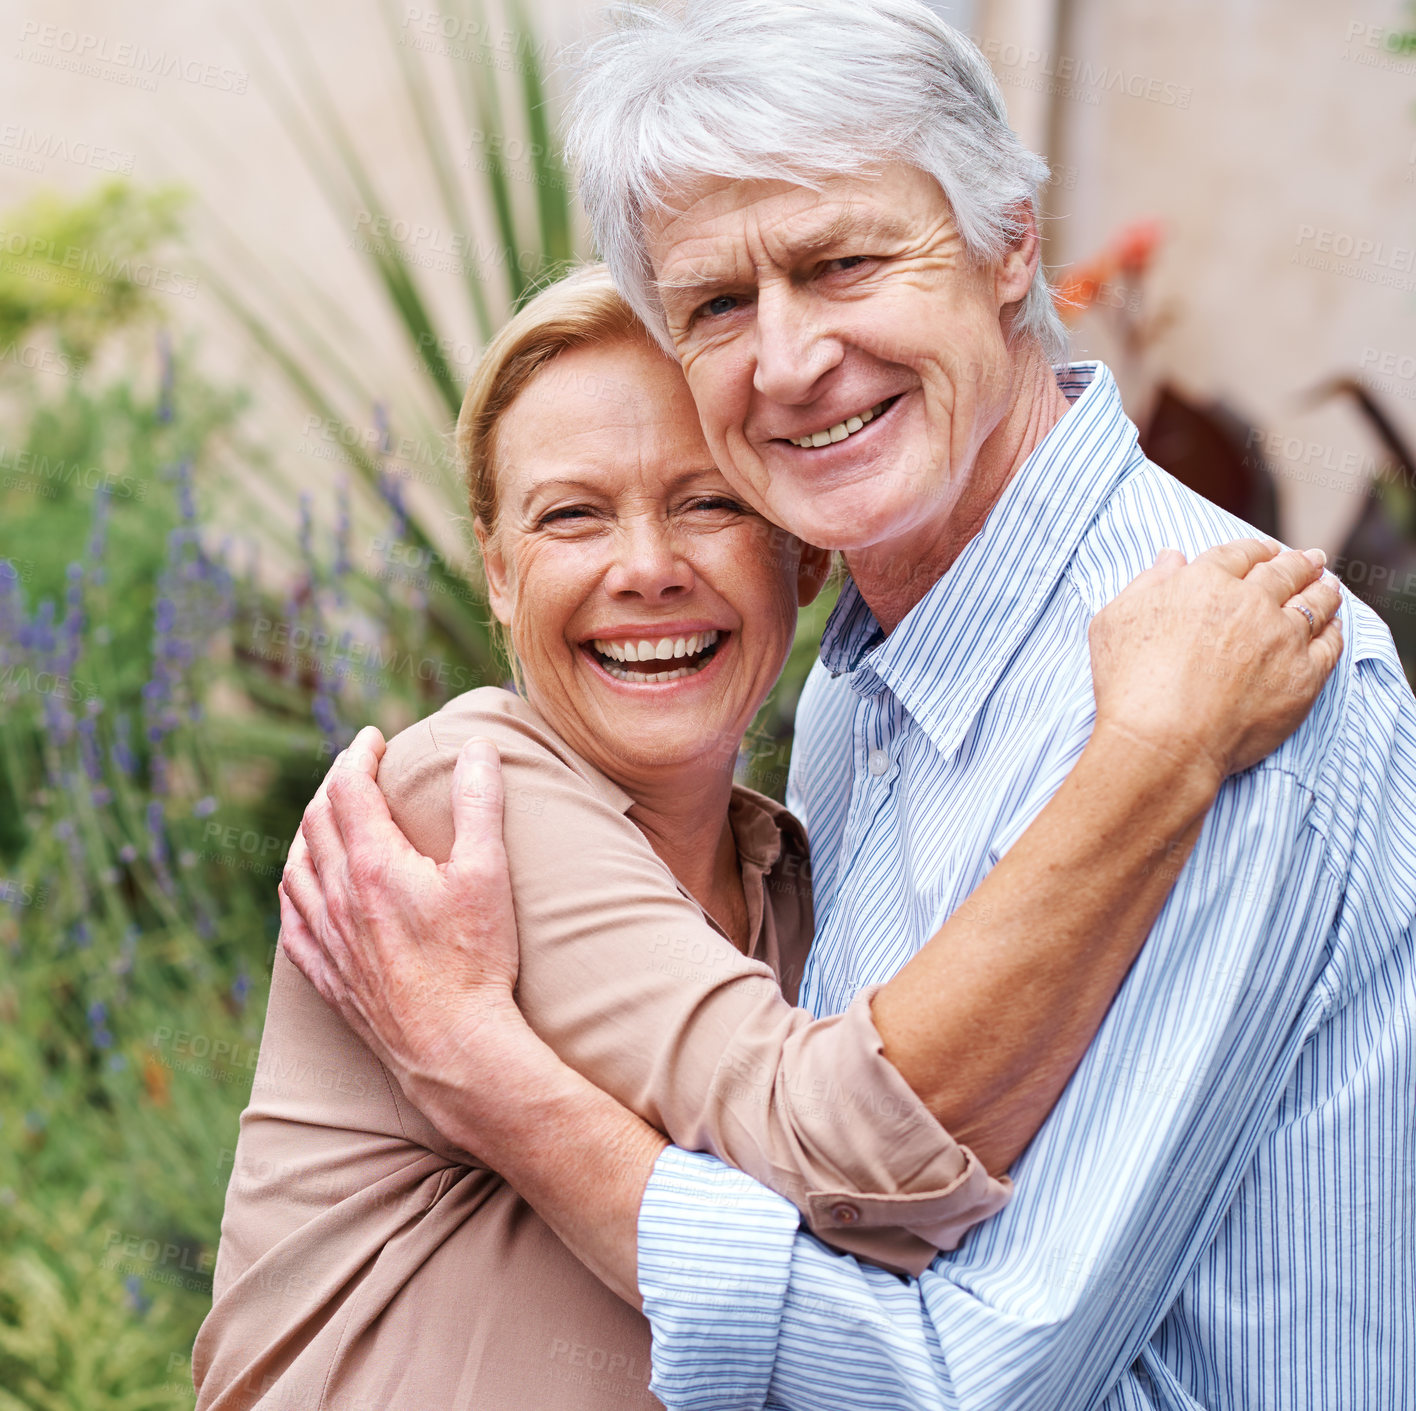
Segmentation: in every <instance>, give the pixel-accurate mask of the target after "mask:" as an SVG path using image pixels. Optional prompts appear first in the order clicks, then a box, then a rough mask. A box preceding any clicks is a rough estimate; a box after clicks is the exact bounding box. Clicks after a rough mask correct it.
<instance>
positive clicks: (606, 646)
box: [583, 624, 731, 686]
mask: <svg viewBox="0 0 1416 1411" xmlns="http://www.w3.org/2000/svg"><path fill="white" fill-rule="evenodd" d="M730 635H731V633H730V632H729V631H728V630H727V629H720V628H717V627H701V626H698V627H695V626H685V625H683V624H679V625H674V624H665V625H664V626H661V627H658V628H653V627H646V628H626V629H622V630H619V631H616V632H612V633H605V634H604V635H597V636H595V637H594V638H592V639H591V640H590V641H589V642H588V643H586V644H585V645H584V647H583V650H584V651H585V652H586V655H588V656H589V658H590V660H591V662H592V663H593V664H594V665H595V666H597V667H598V668H599V669H600V670H601V671H602V672H603V673H604V674H605V675H606V676H608V677H610V679H611V680H613V681H617V682H620V683H623V684H626V685H632V686H663V685H668V684H670V683H672V682H675V681H686V680H688V679H689V678H690V677H695V676H701V675H703V674H704V672H705V671H706V669H707V667H708V666H709V664H710V663H711V662H713V661H714V660H716V659H717V657H718V656H719V655H720V653H721V651H722V649H723V648H724V647H725V646H726V645H727V641H728V638H729V636H730Z"/></svg>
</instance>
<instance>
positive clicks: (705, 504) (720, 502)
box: [689, 495, 744, 514]
mask: <svg viewBox="0 0 1416 1411" xmlns="http://www.w3.org/2000/svg"><path fill="white" fill-rule="evenodd" d="M689 509H694V510H726V511H727V512H728V513H729V514H742V513H744V510H743V507H742V505H740V504H739V503H738V502H737V501H736V500H734V499H731V498H729V497H728V496H727V495H705V496H704V497H703V498H702V499H699V500H694V501H693V502H692V503H691V504H690V505H689Z"/></svg>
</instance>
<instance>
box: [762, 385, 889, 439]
mask: <svg viewBox="0 0 1416 1411" xmlns="http://www.w3.org/2000/svg"><path fill="white" fill-rule="evenodd" d="M899 399H900V398H899V394H898V393H896V395H895V396H893V397H886V398H885V400H884V401H883V402H877V403H876V404H875V405H874V406H873V407H866V408H865V409H864V410H862V411H859V412H857V413H855V414H854V415H852V416H848V417H846V418H845V420H843V421H838V422H836V423H835V424H834V425H832V426H828V427H825V428H823V429H822V430H820V431H811V432H808V433H807V434H806V435H805V436H784V437H782V438H781V439H782V440H784V441H790V442H791V443H792V445H793V446H800V447H802V449H803V450H814V449H816V448H818V447H820V446H827V445H835V444H836V443H837V442H840V441H845V440H847V439H849V438H850V437H852V436H854V435H855V434H856V432H858V431H861V430H863V429H864V428H865V427H866V426H868V425H869V424H870V423H871V422H872V421H874V420H875V418H876V417H878V416H883V415H884V414H885V413H886V412H887V411H889V409H890V408H891V407H892V406H894V405H895V403H896V402H897V401H899Z"/></svg>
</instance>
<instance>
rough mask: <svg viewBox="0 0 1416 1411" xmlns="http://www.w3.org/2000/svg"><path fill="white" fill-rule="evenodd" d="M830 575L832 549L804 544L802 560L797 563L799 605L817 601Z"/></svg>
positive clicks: (805, 605)
mask: <svg viewBox="0 0 1416 1411" xmlns="http://www.w3.org/2000/svg"><path fill="white" fill-rule="evenodd" d="M830 575H831V550H830V549H818V548H817V547H816V545H815V544H803V545H802V546H801V562H800V563H799V564H798V565H797V606H798V607H808V606H809V605H810V604H811V603H813V602H815V601H816V595H817V594H818V593H819V592H820V591H821V589H822V588H823V587H824V586H825V584H826V580H827V578H829V577H830Z"/></svg>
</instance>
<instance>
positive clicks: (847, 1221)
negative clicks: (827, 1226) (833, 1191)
mask: <svg viewBox="0 0 1416 1411" xmlns="http://www.w3.org/2000/svg"><path fill="white" fill-rule="evenodd" d="M831 1218H832V1219H833V1220H834V1221H835V1222H836V1224H838V1225H854V1224H857V1223H859V1221H860V1207H859V1206H855V1205H851V1204H850V1203H849V1202H848V1201H844V1200H843V1201H841V1202H840V1203H839V1204H838V1205H833V1206H832V1207H831Z"/></svg>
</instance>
